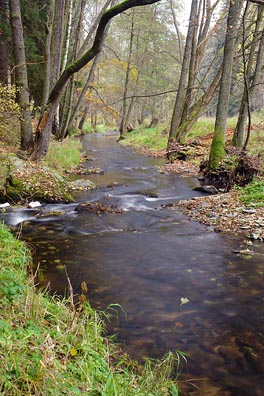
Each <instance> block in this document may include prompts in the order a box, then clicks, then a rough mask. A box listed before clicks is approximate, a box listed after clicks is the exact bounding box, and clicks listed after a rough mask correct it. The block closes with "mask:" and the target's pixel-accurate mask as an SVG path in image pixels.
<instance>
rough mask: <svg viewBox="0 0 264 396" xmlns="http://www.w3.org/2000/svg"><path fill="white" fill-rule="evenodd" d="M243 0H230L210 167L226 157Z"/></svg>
mask: <svg viewBox="0 0 264 396" xmlns="http://www.w3.org/2000/svg"><path fill="white" fill-rule="evenodd" d="M242 6H243V1H242V0H229V10H228V18H227V31H226V37H225V47H224V58H223V69H222V75H221V81H220V91H219V96H218V102H217V111H216V120H215V128H214V135H213V140H212V144H211V149H210V158H209V169H210V170H212V169H216V168H217V167H218V165H219V163H220V162H221V161H222V160H223V159H224V158H225V155H226V152H225V132H226V123H227V115H228V103H229V96H230V87H231V77H232V67H233V51H234V46H235V41H236V35H237V25H238V21H239V18H240V13H241V9H242Z"/></svg>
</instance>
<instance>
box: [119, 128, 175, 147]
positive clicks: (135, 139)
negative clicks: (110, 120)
mask: <svg viewBox="0 0 264 396" xmlns="http://www.w3.org/2000/svg"><path fill="white" fill-rule="evenodd" d="M167 140H168V136H167V132H166V131H164V127H162V126H157V127H154V128H139V129H136V130H134V131H132V132H129V133H127V134H126V137H125V139H124V140H121V143H122V144H123V145H132V146H133V147H136V148H137V147H140V148H142V147H145V148H147V149H151V150H159V149H165V148H166V146H167Z"/></svg>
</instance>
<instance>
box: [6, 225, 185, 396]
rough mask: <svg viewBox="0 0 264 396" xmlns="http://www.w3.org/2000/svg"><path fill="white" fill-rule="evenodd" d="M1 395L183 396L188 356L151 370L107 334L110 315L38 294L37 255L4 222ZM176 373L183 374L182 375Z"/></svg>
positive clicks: (169, 358) (150, 364)
mask: <svg viewBox="0 0 264 396" xmlns="http://www.w3.org/2000/svg"><path fill="white" fill-rule="evenodd" d="M0 253H1V265H0V359H1V365H0V394H1V395H5V396H26V395H35V396H60V395H67V396H70V395H72V396H73V395H91V396H161V395H162V396H177V395H178V386H177V381H176V380H173V379H172V373H175V372H176V373H177V369H178V368H179V362H180V360H181V358H183V359H184V360H185V357H184V355H182V354H181V353H175V354H172V353H169V354H168V355H167V356H166V357H165V358H164V359H163V360H161V361H155V362H152V361H147V362H146V363H145V364H144V365H140V364H138V363H136V362H133V361H131V360H129V358H128V357H127V356H126V355H123V356H120V353H117V348H116V346H115V345H114V343H113V341H112V340H111V339H109V338H106V337H104V336H103V335H104V319H105V315H104V314H103V313H98V312H96V311H94V310H93V309H92V308H91V307H90V305H89V304H88V303H84V304H83V306H82V309H81V310H80V309H79V310H78V309H73V308H72V306H71V304H70V303H69V301H67V300H61V299H59V298H57V297H50V296H48V295H46V294H45V293H43V292H41V291H39V290H37V289H36V288H35V287H34V285H33V281H32V280H30V279H29V278H28V276H27V272H26V271H27V267H28V265H29V264H30V253H29V251H28V249H27V247H26V246H25V244H23V243H21V242H19V241H18V240H16V239H15V238H14V237H13V236H12V235H11V233H10V232H9V231H8V230H7V228H6V227H5V226H4V225H3V224H0ZM174 376H175V375H174Z"/></svg>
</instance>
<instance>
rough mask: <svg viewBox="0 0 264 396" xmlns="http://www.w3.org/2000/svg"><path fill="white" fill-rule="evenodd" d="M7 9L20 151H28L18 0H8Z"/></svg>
mask: <svg viewBox="0 0 264 396" xmlns="http://www.w3.org/2000/svg"><path fill="white" fill-rule="evenodd" d="M9 7H10V22H11V27H12V39H13V52H14V61H15V81H16V85H17V87H18V89H19V91H18V103H19V105H20V107H21V108H22V110H23V118H22V119H21V121H20V125H21V149H22V150H27V151H30V150H32V148H33V134H32V124H31V113H30V103H29V90H28V77H27V64H26V55H25V45H24V36H23V27H22V21H21V11H20V3H19V0H9Z"/></svg>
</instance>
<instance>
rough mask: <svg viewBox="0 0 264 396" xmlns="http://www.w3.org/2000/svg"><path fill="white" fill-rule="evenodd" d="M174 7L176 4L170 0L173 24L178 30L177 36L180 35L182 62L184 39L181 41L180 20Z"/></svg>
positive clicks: (179, 43)
mask: <svg viewBox="0 0 264 396" xmlns="http://www.w3.org/2000/svg"><path fill="white" fill-rule="evenodd" d="M174 7H175V5H174V2H173V0H170V9H171V13H172V18H173V24H174V27H175V31H176V34H177V37H178V46H179V57H180V62H182V57H183V55H182V54H183V49H182V41H181V32H180V29H179V25H178V22H177V17H176V13H175V10H174Z"/></svg>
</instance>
